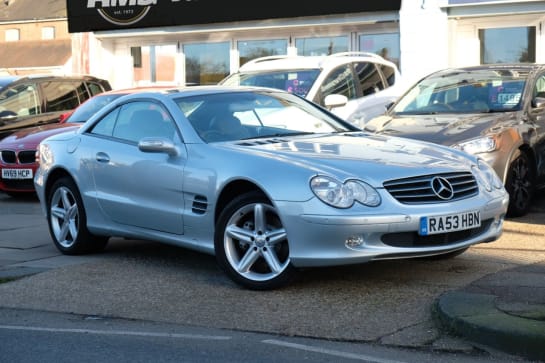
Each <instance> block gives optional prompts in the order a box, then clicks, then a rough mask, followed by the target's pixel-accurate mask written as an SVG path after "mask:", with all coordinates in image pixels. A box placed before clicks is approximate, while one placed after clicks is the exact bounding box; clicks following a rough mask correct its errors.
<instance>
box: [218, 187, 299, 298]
mask: <svg viewBox="0 0 545 363" xmlns="http://www.w3.org/2000/svg"><path fill="white" fill-rule="evenodd" d="M214 244H215V246H214V247H215V251H216V258H217V261H218V264H219V265H220V267H221V268H222V269H223V270H224V271H225V272H226V273H227V275H228V276H229V277H230V278H231V279H232V280H233V281H235V282H236V283H238V284H239V285H241V286H243V287H246V288H249V289H252V290H270V289H275V288H278V287H281V286H283V285H285V284H287V283H288V282H289V281H290V280H291V279H292V278H293V276H294V274H295V268H294V267H293V266H292V265H291V262H290V257H289V256H290V253H289V252H290V251H289V244H288V236H287V233H286V231H285V229H284V227H283V225H282V221H281V220H280V218H279V216H278V213H277V211H276V209H275V208H274V207H273V206H272V205H271V203H270V202H269V201H268V199H267V198H266V197H265V196H263V195H262V194H260V193H247V194H244V195H241V196H239V197H237V198H235V199H234V200H233V201H231V203H229V204H228V205H227V206H226V208H225V209H224V210H223V211H222V213H221V215H220V217H219V219H218V222H217V225H216V230H215V236H214Z"/></svg>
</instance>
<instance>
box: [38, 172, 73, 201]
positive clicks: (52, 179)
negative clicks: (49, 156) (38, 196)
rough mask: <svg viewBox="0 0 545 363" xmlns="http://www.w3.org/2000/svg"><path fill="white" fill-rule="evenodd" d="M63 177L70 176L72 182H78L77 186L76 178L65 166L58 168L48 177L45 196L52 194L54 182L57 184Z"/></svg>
mask: <svg viewBox="0 0 545 363" xmlns="http://www.w3.org/2000/svg"><path fill="white" fill-rule="evenodd" d="M63 177H67V178H69V179H70V180H72V182H74V184H76V186H77V183H76V180H75V179H74V178H73V177H72V175H71V174H70V173H69V172H68V171H67V170H65V169H63V168H57V169H55V170H53V171H51V172H50V173H49V175H48V177H47V181H46V184H45V188H44V189H45V193H44V195H45V197H46V198H47V196H49V195H50V193H51V188H52V187H53V184H55V182H56V181H57V180H59V179H61V178H63Z"/></svg>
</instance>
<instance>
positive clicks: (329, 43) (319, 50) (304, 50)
mask: <svg viewBox="0 0 545 363" xmlns="http://www.w3.org/2000/svg"><path fill="white" fill-rule="evenodd" d="M295 46H296V47H297V54H298V55H305V56H308V55H330V54H333V53H340V52H347V51H348V37H347V36H338V37H322V38H297V39H296V40H295Z"/></svg>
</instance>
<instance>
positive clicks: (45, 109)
mask: <svg viewBox="0 0 545 363" xmlns="http://www.w3.org/2000/svg"><path fill="white" fill-rule="evenodd" d="M111 89H112V88H111V86H110V83H109V82H108V81H107V80H104V79H100V78H97V77H93V76H88V75H83V76H75V75H74V76H57V75H28V76H2V77H0V139H2V138H4V137H5V136H7V135H9V134H11V133H13V132H14V131H16V130H19V129H23V128H26V127H30V126H37V125H43V124H49V123H54V122H58V121H60V117H61V116H62V115H63V114H65V113H67V112H68V111H71V110H73V109H75V108H76V107H77V106H79V105H80V104H81V103H83V102H84V101H86V100H87V99H89V98H91V97H92V96H94V95H96V94H99V93H102V92H104V91H109V90H111Z"/></svg>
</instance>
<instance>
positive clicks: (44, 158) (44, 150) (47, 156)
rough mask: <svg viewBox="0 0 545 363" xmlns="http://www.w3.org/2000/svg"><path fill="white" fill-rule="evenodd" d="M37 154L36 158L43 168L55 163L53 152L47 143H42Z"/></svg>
mask: <svg viewBox="0 0 545 363" xmlns="http://www.w3.org/2000/svg"><path fill="white" fill-rule="evenodd" d="M36 154H37V155H36V160H37V161H38V163H39V165H40V166H41V167H42V168H47V166H48V165H51V164H52V163H53V154H52V153H51V150H50V149H49V146H47V145H46V144H40V145H39V146H38V151H37V153H36Z"/></svg>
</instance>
